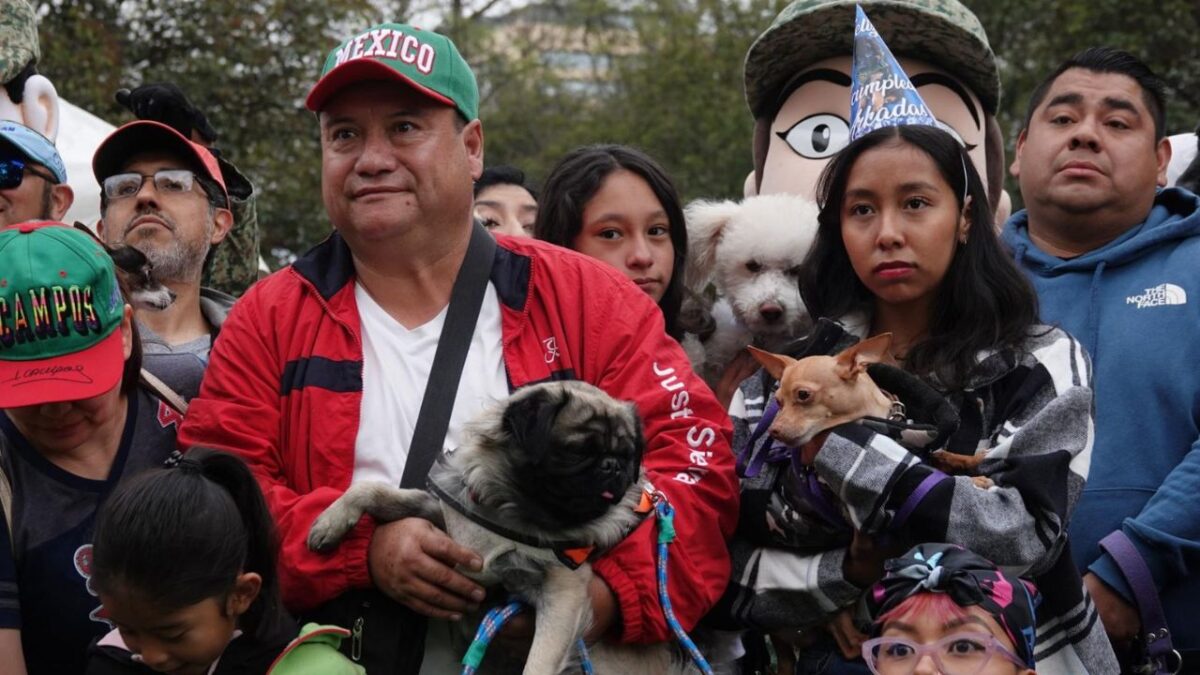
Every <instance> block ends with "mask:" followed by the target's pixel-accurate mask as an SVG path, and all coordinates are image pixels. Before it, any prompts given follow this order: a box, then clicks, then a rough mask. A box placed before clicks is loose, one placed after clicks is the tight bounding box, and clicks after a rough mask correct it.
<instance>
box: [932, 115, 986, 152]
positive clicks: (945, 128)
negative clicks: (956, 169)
mask: <svg viewBox="0 0 1200 675" xmlns="http://www.w3.org/2000/svg"><path fill="white" fill-rule="evenodd" d="M938 127H939V128H941V130H942V131H944V132H946V133H948V134H950V135H951V136H953V137H954V140H956V141H958V144H959V145H961V146H963V147H964V148H966V149H967V152H970V151H972V150H974V149H975V148H977V147H979V146H977V145H971V144H969V143H967V142H966V141H964V140H963V137H962V136H960V135H959V134H958V131H956V130H955V129H954V127H952V126H950V125H949V124H946V123H945V122H943V121H941V120H938Z"/></svg>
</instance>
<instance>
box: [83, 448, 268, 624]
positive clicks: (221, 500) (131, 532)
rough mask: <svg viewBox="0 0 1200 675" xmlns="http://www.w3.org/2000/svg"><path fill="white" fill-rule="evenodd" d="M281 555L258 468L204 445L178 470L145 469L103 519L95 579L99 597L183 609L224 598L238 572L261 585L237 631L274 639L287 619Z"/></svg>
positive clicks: (105, 508)
mask: <svg viewBox="0 0 1200 675" xmlns="http://www.w3.org/2000/svg"><path fill="white" fill-rule="evenodd" d="M277 550H278V539H277V537H276V534H275V526H274V523H273V522H272V520H271V514H270V512H269V511H267V504H266V502H265V501H264V500H263V496H262V492H261V491H260V490H259V487H258V483H257V482H255V480H254V476H253V474H251V473H250V469H249V468H247V467H246V465H245V464H244V463H243V462H242V460H240V459H238V458H237V457H234V456H233V455H230V454H227V453H224V452H217V451H215V450H209V449H207V448H196V449H193V450H191V451H189V452H188V453H187V454H186V455H184V457H183V458H182V459H181V460H180V461H179V463H178V465H177V466H176V467H175V468H172V469H151V470H149V471H145V472H143V473H141V474H139V475H137V476H135V477H133V478H132V479H130V480H128V481H125V482H124V483H122V484H121V485H120V486H119V487H118V488H117V489H116V491H115V492H113V494H112V495H111V496H110V497H109V498H108V500H107V502H106V503H105V504H104V506H103V507H102V508H101V510H100V515H99V516H98V517H97V521H96V534H95V537H94V538H93V544H92V578H91V581H92V584H93V586H94V587H95V589H96V591H97V592H99V593H106V594H110V593H113V592H129V591H133V592H135V593H136V594H138V595H139V596H141V597H143V598H145V599H147V600H150V601H152V602H153V603H154V604H155V605H156V606H159V607H162V608H164V609H168V610H175V609H181V608H183V607H187V606H189V605H194V604H196V603H198V602H201V601H203V600H206V599H208V598H215V597H221V598H223V597H224V596H225V595H226V594H227V593H229V592H230V591H231V590H232V588H233V585H234V581H235V580H236V578H237V575H238V574H241V573H246V572H255V573H257V574H258V575H259V576H261V577H262V589H261V590H260V592H259V594H258V597H257V598H256V599H255V600H254V602H253V603H252V604H251V605H250V608H249V609H248V610H247V611H246V613H245V614H244V615H242V617H241V619H240V621H239V624H238V627H239V628H241V630H242V631H244V632H245V633H246V634H248V635H252V636H254V637H255V638H257V639H266V638H268V637H269V636H272V635H274V634H275V633H277V632H278V631H279V630H280V629H281V628H282V627H283V626H284V624H285V622H286V621H287V614H286V612H285V610H284V609H283V604H282V601H281V600H280V596H279V580H278V577H277V575H276V572H275V562H276V551H277ZM222 611H224V603H223V602H222Z"/></svg>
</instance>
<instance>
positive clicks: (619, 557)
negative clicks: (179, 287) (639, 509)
mask: <svg viewBox="0 0 1200 675" xmlns="http://www.w3.org/2000/svg"><path fill="white" fill-rule="evenodd" d="M478 96H479V95H478V90H477V88H476V84H475V78H474V75H473V74H472V73H471V70H470V68H469V67H468V66H467V64H466V62H465V61H463V59H462V57H461V56H460V55H459V53H458V51H457V49H456V48H455V47H454V45H453V43H451V42H450V41H449V40H448V39H447V38H445V37H443V36H441V35H438V34H436V33H430V32H426V31H421V30H418V29H415V28H412V27H410V26H406V25H399V24H384V25H380V26H375V27H373V28H371V29H369V30H367V31H365V32H362V33H360V34H356V35H354V36H352V37H351V38H350V39H349V40H348V41H346V42H344V43H343V44H342V45H340V46H339V47H338V48H336V49H334V51H333V52H331V53H330V55H329V58H328V59H327V61H326V64H325V68H324V71H323V73H322V76H321V79H320V80H319V81H318V82H317V84H316V86H315V87H314V88H313V89H312V91H311V92H310V93H309V95H308V99H307V106H308V108H309V109H310V110H313V111H315V112H316V113H317V117H318V121H319V124H320V133H321V146H322V167H323V181H322V194H323V198H324V202H325V207H326V210H327V211H328V214H329V217H330V220H331V221H332V223H333V226H334V228H335V230H336V231H335V232H334V233H333V234H332V235H331V236H330V237H329V238H328V239H326V240H325V241H324V242H323V243H321V244H319V245H317V246H316V247H315V248H313V249H312V250H311V251H309V252H308V253H306V254H305V255H304V256H303V257H301V258H300V259H299V260H297V261H296V263H295V264H293V265H292V266H291V267H289V268H287V269H285V270H281V271H280V272H277V273H276V274H274V275H272V276H271V277H269V278H267V279H265V280H263V281H260V282H259V283H258V284H257V285H256V286H254V287H253V288H252V289H251V290H250V291H249V292H248V293H247V294H246V295H245V296H244V297H243V298H242V299H241V300H240V301H239V302H238V304H237V305H236V306H235V307H234V309H233V311H232V313H231V314H230V316H229V318H228V320H227V322H226V323H225V325H224V327H223V329H222V332H221V339H220V340H218V341H217V342H216V344H215V346H214V350H213V353H212V361H211V365H210V366H209V369H208V373H207V375H206V377H205V381H204V385H203V387H202V389H201V392H200V395H199V397H197V398H196V399H194V400H193V402H192V404H191V409H190V411H189V414H188V417H187V420H186V422H185V424H184V426H183V429H182V430H181V431H180V439H181V444H182V445H183V446H184V447H189V446H192V445H205V446H210V447H216V448H223V449H227V450H230V451H232V452H235V453H237V454H239V455H240V456H242V457H243V458H245V459H246V460H247V461H248V462H249V463H250V465H251V467H252V468H253V470H254V471H255V473H256V475H257V476H258V477H259V479H260V482H261V485H262V487H263V490H264V492H265V494H266V498H267V502H268V504H269V505H270V507H271V510H272V512H273V514H274V516H275V518H276V521H277V524H278V528H279V532H280V536H281V540H282V551H281V568H282V569H281V573H280V583H281V585H282V590H283V595H284V600H285V602H286V603H287V605H288V606H289V608H290V609H292V610H293V611H297V612H309V611H311V610H314V609H315V608H318V607H320V606H322V605H325V604H326V603H329V602H330V601H333V600H335V599H336V598H339V596H341V597H342V598H345V597H346V594H348V593H354V592H356V589H368V588H374V589H378V591H381V592H382V593H383V594H385V595H386V596H387V597H389V598H391V599H392V600H395V601H396V602H398V603H400V604H401V605H403V606H405V607H407V608H409V609H410V610H413V611H414V612H416V613H417V614H419V615H423V616H424V617H430V618H432V619H434V620H435V621H431V622H430V630H429V631H428V636H427V637H428V640H427V643H428V645H429V647H428V649H426V650H425V665H424V667H423V668H421V671H422V672H452V671H453V670H457V668H455V667H453V666H450V665H449V664H450V663H451V661H449V660H444V659H445V657H446V652H447V651H448V649H447V647H446V645H445V644H444V643H441V642H439V638H438V637H437V634H438V633H439V631H442V630H443V629H444V628H445V626H444V623H443V622H445V621H451V622H453V621H457V620H459V619H461V618H462V617H463V616H464V614H465V613H466V612H469V611H472V610H474V609H476V608H477V607H478V605H479V603H480V601H481V600H482V599H483V589H481V588H479V587H478V586H477V585H476V584H474V583H473V582H472V581H471V580H470V579H468V578H467V577H466V576H464V575H462V574H460V573H459V572H458V571H456V567H457V568H459V569H471V568H475V569H477V568H478V567H479V565H480V564H481V562H480V559H479V556H478V555H477V554H476V553H475V552H474V551H471V550H468V549H465V548H463V547H461V546H459V545H457V544H455V543H454V542H453V541H451V540H450V539H449V538H448V537H447V536H446V535H445V534H444V533H442V532H441V531H439V530H437V529H435V528H434V527H433V526H432V525H431V524H430V523H429V522H427V521H424V520H421V519H416V518H412V519H406V520H400V521H397V522H393V523H387V524H380V525H377V524H376V523H375V522H374V521H373V520H371V519H370V518H364V519H363V520H362V521H361V522H360V523H359V524H358V526H357V527H356V528H355V529H354V530H352V531H351V533H350V534H348V535H347V537H346V538H345V539H344V540H343V541H342V543H341V545H340V546H339V547H338V548H337V549H336V551H335V552H333V553H332V554H318V553H313V552H311V551H309V550H308V548H307V547H306V545H305V538H306V536H307V533H308V530H309V527H310V526H311V525H312V523H313V520H314V519H315V518H316V517H317V515H318V514H320V513H321V512H322V511H324V510H325V509H326V508H327V507H328V506H329V505H330V504H331V503H332V502H333V501H334V500H335V499H337V498H338V497H339V496H340V495H341V494H342V493H343V492H344V491H345V489H346V488H347V487H348V486H349V485H350V484H351V483H352V482H355V481H360V480H383V481H388V482H391V483H392V484H396V483H398V482H399V481H400V478H401V476H402V475H403V472H404V466H405V463H406V461H407V459H408V444H409V442H410V441H411V440H412V437H413V429H414V426H415V424H416V420H417V416H418V413H419V412H420V406H421V400H422V393H423V392H424V391H425V387H426V384H427V383H429V382H430V381H431V379H434V380H436V378H437V377H438V376H439V374H438V373H431V372H430V371H431V362H432V361H433V355H434V353H435V351H436V348H437V345H438V341H439V338H440V337H441V332H442V326H443V323H444V322H445V321H446V312H447V307H448V305H449V302H450V297H451V289H452V288H453V287H454V283H455V279H456V278H457V276H458V274H459V271H460V269H465V268H464V267H463V261H464V257H465V256H466V254H467V250H468V243H469V242H470V240H471V235H472V232H473V228H475V227H477V226H476V225H474V224H473V219H472V181H473V179H474V178H477V177H478V176H479V174H480V172H481V171H482V167H483V130H482V127H481V124H480V122H479V120H478ZM556 379H579V380H584V381H587V382H590V383H592V384H594V385H596V386H598V387H600V388H601V389H604V390H605V391H607V392H608V393H609V394H610V395H612V396H614V397H616V398H618V399H624V400H630V401H633V402H634V403H635V404H636V406H637V409H638V412H639V413H640V415H641V416H642V419H643V424H644V429H645V435H646V441H647V445H646V454H645V457H644V462H643V465H644V467H645V470H646V473H647V475H648V477H649V479H650V480H651V481H652V482H653V483H654V485H655V486H656V488H658V489H659V490H661V491H662V492H664V493H666V495H667V496H668V498H669V499H670V501H671V503H672V504H673V505H674V506H675V508H676V511H677V514H676V517H675V522H676V528H677V530H678V537H677V539H676V540H675V543H674V544H673V545H672V546H671V553H670V568H669V570H670V578H671V586H670V595H671V601H672V605H673V608H674V610H675V612H676V614H677V616H678V617H679V619H680V621H681V622H682V623H683V624H684V627H685V628H690V627H691V626H692V625H694V624H695V623H696V621H698V620H699V619H700V617H701V616H703V615H704V613H705V612H706V611H707V610H708V609H709V608H710V607H711V606H712V604H713V603H714V602H715V601H716V600H717V599H718V598H719V597H720V595H721V592H722V591H723V589H724V587H725V585H726V582H727V581H728V576H729V560H728V553H727V550H726V547H725V539H726V538H727V537H728V536H729V534H730V533H731V531H732V529H733V527H734V523H735V521H736V518H737V481H736V477H735V475H734V471H733V459H732V454H731V452H730V448H729V433H730V429H729V424H728V421H727V418H726V416H725V414H724V412H723V411H722V410H721V409H720V407H719V406H718V405H717V403H716V400H715V399H714V398H713V396H712V393H711V392H710V391H709V390H708V389H707V388H706V387H705V385H704V384H703V383H702V382H701V381H700V380H699V379H698V378H696V377H695V376H693V375H692V373H691V370H690V368H689V366H688V363H687V360H686V358H685V356H684V354H683V352H682V350H680V348H679V346H678V345H677V344H676V343H675V342H674V341H673V340H672V339H671V338H669V337H668V336H667V335H666V334H665V333H664V331H663V319H662V316H661V313H660V312H659V310H658V308H657V306H656V305H655V304H654V303H653V302H652V301H651V300H650V299H649V297H648V296H647V295H646V294H645V293H643V292H642V291H641V290H640V289H638V288H637V287H636V286H634V285H633V284H631V283H630V282H628V280H626V279H625V278H624V277H623V276H622V275H621V274H620V273H618V272H617V271H615V270H612V269H610V268H608V267H607V266H605V265H604V264H603V263H600V262H597V261H594V260H592V259H590V258H586V257H583V256H580V255H577V254H574V253H572V252H570V251H566V250H563V249H560V248H557V247H553V246H550V245H548V244H545V243H542V242H536V241H532V240H529V239H516V238H509V237H500V238H499V241H498V245H497V246H496V249H495V254H494V256H493V258H492V260H491V269H490V274H489V282H488V284H487V289H486V291H485V295H484V298H483V301H482V306H481V309H480V310H479V313H478V320H477V323H476V326H475V329H474V334H473V335H472V337H471V346H470V348H469V350H468V352H467V356H466V363H465V366H464V368H463V375H462V379H461V381H460V382H459V386H458V390H457V394H456V396H455V399H454V407H453V412H452V415H451V419H450V423H449V431H448V433H447V434H446V439H445V443H444V444H443V448H445V449H450V448H453V447H455V446H456V445H457V442H458V439H459V434H460V430H461V428H462V424H463V422H465V421H467V420H469V419H471V418H472V417H473V416H474V415H475V414H477V413H478V412H479V411H480V410H481V409H482V408H483V407H484V406H486V405H488V404H489V403H490V402H492V401H495V400H497V399H500V398H503V397H505V396H507V395H508V393H509V392H510V391H512V390H513V389H516V388H517V387H520V386H523V385H526V384H530V383H535V382H542V381H546V380H556ZM654 535H655V533H654V524H653V523H652V522H650V521H646V522H643V523H642V524H641V525H640V526H639V527H638V528H637V529H636V530H635V531H634V532H633V533H632V534H630V535H629V536H628V537H627V538H626V539H625V540H624V541H623V542H622V543H621V544H619V545H618V546H616V547H615V548H613V549H612V550H611V551H609V552H608V553H607V554H605V555H603V556H602V557H600V558H599V559H598V560H596V561H595V563H594V569H595V572H596V578H595V579H594V580H593V586H592V588H591V589H590V590H591V598H592V605H593V610H594V615H595V618H594V625H593V626H592V628H591V629H590V630H589V632H588V636H587V637H588V638H590V639H602V638H603V639H611V640H615V641H620V642H641V643H647V642H659V641H664V640H667V639H669V638H670V631H669V629H668V627H667V626H666V625H665V621H664V618H663V612H662V609H661V608H660V606H659V601H658V598H657V594H656V590H655V588H656V587H655V583H656V581H655V568H654V562H655V561H654V545H653V541H654ZM369 604H370V603H369V601H368V602H367V605H369ZM367 605H364V607H366V606H367ZM377 609H378V608H377V607H375V608H372V609H371V611H374V610H377ZM367 613H369V612H367ZM439 620H440V621H439ZM349 623H351V624H353V623H358V619H356V618H355V617H354V616H350V617H349ZM352 627H353V626H352ZM439 627H440V628H439ZM392 632H396V631H392ZM389 639H390V640H393V641H394V640H397V639H400V640H403V641H405V642H407V643H416V644H415V645H406V648H411V650H414V651H415V657H412V658H407V657H402V658H401V662H402V663H403V664H405V665H402V666H401V668H400V670H402V671H404V672H416V669H417V666H416V665H415V664H416V663H420V661H421V644H420V643H421V640H420V639H419V638H414V637H413V636H412V635H411V634H407V635H402V636H397V635H384V636H381V635H380V634H379V631H376V632H375V634H372V633H371V629H370V627H369V626H367V627H365V628H363V629H362V630H361V631H359V632H358V637H357V639H354V640H350V641H347V643H348V645H350V648H351V649H352V650H353V649H359V648H361V649H365V650H366V651H367V652H368V653H369V652H370V651H371V650H373V649H376V648H377V647H378V645H379V643H380V642H381V641H386V640H389ZM450 658H452V659H453V658H456V655H453V656H451V657H450ZM364 662H365V663H366V664H367V666H368V670H369V671H370V672H375V671H374V670H371V667H370V660H369V658H368V659H366V660H365V661H364ZM392 663H393V664H394V663H395V661H392ZM393 669H394V666H393ZM380 672H384V671H382V670H381V671H380ZM389 672H390V671H389Z"/></svg>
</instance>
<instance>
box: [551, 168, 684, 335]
mask: <svg viewBox="0 0 1200 675" xmlns="http://www.w3.org/2000/svg"><path fill="white" fill-rule="evenodd" d="M621 169H624V170H626V171H630V172H632V173H634V174H636V175H637V176H638V177H640V178H641V179H642V180H644V181H646V184H647V185H649V186H650V190H651V191H652V192H654V196H655V197H657V198H658V202H659V204H661V205H662V207H663V211H665V212H666V214H667V222H668V224H669V225H670V236H671V246H672V248H674V250H675V260H674V264H673V267H672V269H671V283H669V284H667V290H666V291H665V292H664V293H663V296H662V299H661V300H659V301H658V306H659V308H661V309H662V313H663V319H664V320H665V322H666V324H667V334H668V335H670V336H671V337H673V338H675V339H677V340H678V339H682V337H683V329H682V328H681V327H680V326H679V309H680V307H681V306H682V305H683V274H684V266H685V264H686V262H687V222H686V221H685V220H684V218H683V206H682V204H681V203H680V200H679V193H678V192H677V191H676V190H675V185H674V184H673V183H672V182H671V179H670V178H669V177H668V176H667V172H666V171H664V170H663V168H662V167H661V166H659V164H658V162H656V161H654V159H652V158H651V157H650V156H649V155H647V154H646V153H644V152H642V151H641V150H637V149H635V148H631V147H629V146H625V145H612V144H607V145H588V146H584V147H582V148H576V149H575V150H572V151H571V152H569V153H567V155H566V156H565V157H563V158H562V159H561V160H560V161H559V162H558V165H557V166H555V167H554V169H553V170H552V171H551V172H550V175H549V176H547V177H546V183H545V184H544V185H543V186H542V197H541V200H540V201H539V203H538V214H537V221H535V223H534V226H533V236H534V237H536V238H538V239H541V240H543V241H548V242H550V243H552V244H558V245H559V246H563V247H566V248H574V247H575V238H576V237H577V236H579V232H580V231H581V230H582V229H583V210H584V207H586V206H587V203H588V202H589V201H591V199H592V197H594V196H595V194H596V192H597V191H599V190H600V186H601V185H602V184H603V183H604V180H605V179H606V178H608V176H609V174H611V173H613V172H615V171H618V170H621Z"/></svg>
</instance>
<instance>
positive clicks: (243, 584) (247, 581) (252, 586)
mask: <svg viewBox="0 0 1200 675" xmlns="http://www.w3.org/2000/svg"><path fill="white" fill-rule="evenodd" d="M260 591H262V575H260V574H259V573H258V572H242V573H241V574H239V575H237V579H235V580H234V582H233V590H232V591H230V593H229V597H227V598H226V600H225V614H226V616H232V617H238V616H241V615H243V614H245V613H246V612H247V611H248V610H249V609H250V605H252V604H254V601H255V600H256V599H257V598H258V594H259V592H260Z"/></svg>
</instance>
